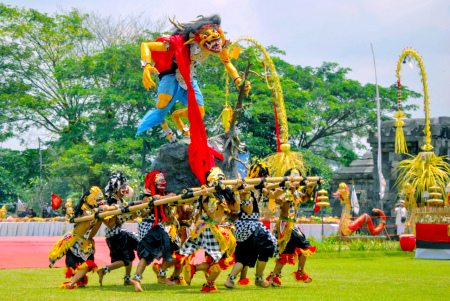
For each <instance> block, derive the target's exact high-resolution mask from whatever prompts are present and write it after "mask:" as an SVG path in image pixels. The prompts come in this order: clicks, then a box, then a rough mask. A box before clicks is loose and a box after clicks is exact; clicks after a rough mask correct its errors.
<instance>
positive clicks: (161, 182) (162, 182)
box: [154, 172, 167, 191]
mask: <svg viewBox="0 0 450 301" xmlns="http://www.w3.org/2000/svg"><path fill="white" fill-rule="evenodd" d="M154 183H155V186H156V189H158V190H159V191H164V190H165V189H166V185H167V182H166V178H165V176H164V174H163V173H162V172H160V173H159V174H157V175H156V176H155V181H154Z"/></svg>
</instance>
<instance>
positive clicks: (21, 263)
mask: <svg viewBox="0 0 450 301" xmlns="http://www.w3.org/2000/svg"><path fill="white" fill-rule="evenodd" d="M58 239H59V237H57V236H15V237H0V269H23V268H48V265H49V262H48V252H49V251H50V249H51V247H52V246H53V244H54V243H55V242H56V241H57V240H58ZM94 241H95V250H96V252H95V263H96V264H97V265H98V266H99V267H101V266H105V265H108V264H110V263H111V259H110V257H109V249H108V246H107V245H106V239H105V238H104V237H95V238H94ZM136 257H137V256H136ZM203 259H204V252H203V250H201V252H198V255H197V256H196V258H195V263H200V262H202V261H203ZM64 262H65V257H63V258H61V259H60V260H59V261H58V262H57V263H56V264H55V265H54V267H65V263H64ZM138 262H139V260H138V259H135V260H134V261H133V265H137V264H138Z"/></svg>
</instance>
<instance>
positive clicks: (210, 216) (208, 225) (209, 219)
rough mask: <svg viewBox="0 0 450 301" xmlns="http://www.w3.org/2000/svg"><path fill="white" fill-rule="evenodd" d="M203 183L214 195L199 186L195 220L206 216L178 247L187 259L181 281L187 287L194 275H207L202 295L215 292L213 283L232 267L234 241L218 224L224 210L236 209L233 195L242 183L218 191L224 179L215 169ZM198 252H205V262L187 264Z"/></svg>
mask: <svg viewBox="0 0 450 301" xmlns="http://www.w3.org/2000/svg"><path fill="white" fill-rule="evenodd" d="M205 178H206V183H207V186H208V187H216V191H217V192H215V193H207V192H206V187H205V186H202V196H200V197H199V198H198V200H197V206H196V209H195V212H194V216H200V215H201V214H202V211H204V212H205V213H206V216H203V217H201V218H202V219H203V220H199V221H198V222H197V224H196V226H195V228H194V229H193V230H192V232H191V236H190V238H189V239H188V241H186V242H185V243H184V244H183V246H182V247H181V254H182V255H184V256H186V260H185V265H184V268H183V269H184V278H185V280H186V282H187V283H188V284H189V285H190V284H191V281H192V277H193V275H194V274H195V272H196V271H199V270H202V271H208V270H209V271H210V272H209V274H207V283H205V284H204V285H203V287H202V289H201V292H213V291H217V286H216V285H215V283H214V281H215V280H216V279H217V277H218V276H219V274H220V272H221V270H227V269H228V268H230V267H231V265H232V264H233V262H234V260H233V257H232V255H233V253H234V250H235V248H236V239H235V237H234V235H233V233H232V232H231V230H230V229H229V228H228V227H223V226H220V225H219V224H220V222H221V221H222V219H223V218H224V216H225V208H227V207H228V206H230V208H231V210H239V207H237V208H236V200H235V193H234V192H235V191H236V190H237V188H238V187H240V186H241V185H242V183H243V182H242V181H238V184H237V185H235V186H234V187H233V188H231V189H230V188H229V187H226V188H225V189H223V190H222V189H221V188H222V187H221V185H222V184H221V181H223V180H225V175H224V173H223V172H222V170H220V168H218V167H213V168H212V169H211V170H210V171H208V172H207V173H206V176H205ZM198 249H204V250H205V257H206V262H203V263H201V264H200V265H195V266H194V265H192V264H190V261H191V259H192V258H193V256H194V255H195V252H196V251H197V250H198Z"/></svg>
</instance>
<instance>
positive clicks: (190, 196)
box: [70, 177, 322, 223]
mask: <svg viewBox="0 0 450 301" xmlns="http://www.w3.org/2000/svg"><path fill="white" fill-rule="evenodd" d="M261 179H262V178H254V179H248V180H246V181H245V183H247V184H254V185H251V186H247V187H246V188H244V189H243V190H244V191H250V190H254V189H255V185H257V184H259V183H261ZM264 179H266V182H268V183H274V182H279V183H277V184H273V185H268V186H267V187H266V188H267V189H274V188H278V187H280V183H281V182H283V181H286V183H289V182H294V181H299V182H303V181H305V180H309V181H317V184H318V183H319V182H320V181H321V180H322V177H276V178H264ZM236 184H237V180H225V181H223V182H222V187H223V189H224V188H225V187H224V186H225V185H236ZM301 184H303V183H299V185H301ZM206 192H209V193H213V192H216V188H215V187H211V188H207V189H206ZM200 195H202V191H201V190H197V191H195V192H193V191H191V192H187V193H184V194H182V195H177V196H173V197H165V198H163V199H159V200H158V198H154V197H152V199H153V200H154V202H153V206H158V205H164V204H168V203H173V204H174V205H183V204H186V203H188V202H192V201H195V200H197V198H198V197H199V196H200ZM150 204H151V203H142V204H139V205H134V206H130V207H126V208H124V209H125V210H124V211H122V209H115V210H110V211H106V212H101V213H98V210H97V211H96V213H95V214H91V215H87V216H83V217H77V218H75V219H74V220H73V221H70V222H71V223H79V222H85V221H89V220H94V219H103V218H105V217H108V216H113V215H119V214H126V213H133V212H136V211H138V210H142V209H146V208H148V207H149V205H150Z"/></svg>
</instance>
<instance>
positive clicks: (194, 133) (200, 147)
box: [170, 35, 216, 184]
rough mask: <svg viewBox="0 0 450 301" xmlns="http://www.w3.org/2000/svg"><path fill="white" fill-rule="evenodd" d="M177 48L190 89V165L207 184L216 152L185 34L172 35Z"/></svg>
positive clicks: (181, 70) (176, 53)
mask: <svg viewBox="0 0 450 301" xmlns="http://www.w3.org/2000/svg"><path fill="white" fill-rule="evenodd" d="M170 41H171V43H173V45H174V48H175V58H176V59H177V64H178V69H179V70H180V73H181V75H182V76H183V79H184V81H185V82H186V85H187V91H188V108H189V109H188V119H189V123H190V129H189V130H190V132H191V144H190V145H189V165H190V166H191V169H192V171H193V173H194V174H195V176H196V177H197V179H198V180H199V181H200V183H201V184H206V179H205V174H206V172H207V171H208V170H210V169H211V168H212V167H214V166H215V162H214V159H213V158H214V157H216V156H214V153H211V150H210V148H209V147H208V141H207V137H206V131H205V125H204V123H203V119H202V115H201V114H200V109H199V108H198V104H197V100H196V99H195V91H194V88H193V87H192V83H191V78H190V66H191V61H190V58H189V46H187V45H184V43H185V41H184V39H183V36H181V35H174V36H171V37H170Z"/></svg>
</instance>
